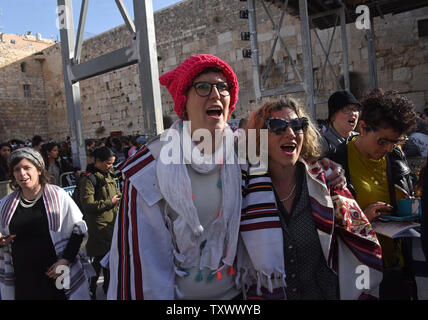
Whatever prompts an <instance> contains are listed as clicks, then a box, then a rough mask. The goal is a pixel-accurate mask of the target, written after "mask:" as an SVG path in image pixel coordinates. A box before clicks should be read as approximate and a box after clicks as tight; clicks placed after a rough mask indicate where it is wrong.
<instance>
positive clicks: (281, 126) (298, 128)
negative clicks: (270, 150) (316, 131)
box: [265, 117, 309, 134]
mask: <svg viewBox="0 0 428 320" xmlns="http://www.w3.org/2000/svg"><path fill="white" fill-rule="evenodd" d="M265 123H266V127H267V129H268V130H269V132H271V133H273V134H283V133H284V132H285V130H287V128H288V127H289V126H290V127H291V129H293V131H294V133H304V132H305V131H306V130H307V129H308V127H309V121H308V119H307V118H305V117H303V118H296V119H293V120H290V121H287V120H285V119H282V118H269V119H267V120H266V122H265Z"/></svg>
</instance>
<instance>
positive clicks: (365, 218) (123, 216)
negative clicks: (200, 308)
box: [0, 54, 428, 300]
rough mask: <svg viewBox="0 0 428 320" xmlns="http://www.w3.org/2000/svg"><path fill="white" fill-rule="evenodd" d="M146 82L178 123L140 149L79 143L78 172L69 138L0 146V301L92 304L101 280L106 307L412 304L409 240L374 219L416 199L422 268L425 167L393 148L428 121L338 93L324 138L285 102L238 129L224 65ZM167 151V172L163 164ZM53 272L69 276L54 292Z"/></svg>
mask: <svg viewBox="0 0 428 320" xmlns="http://www.w3.org/2000/svg"><path fill="white" fill-rule="evenodd" d="M159 80H160V84H161V85H163V86H165V87H166V88H167V89H168V91H169V93H170V95H171V97H172V99H173V101H174V111H175V112H176V114H177V117H178V120H176V121H175V122H173V123H172V124H171V126H170V128H169V129H168V130H166V131H165V133H164V134H163V135H162V136H158V137H155V138H154V139H152V140H150V141H149V142H148V141H147V140H146V139H145V137H144V136H140V137H136V138H135V139H128V140H126V139H121V138H120V137H112V138H108V139H103V140H99V141H96V140H88V141H87V142H86V150H87V156H88V161H87V162H88V167H87V168H85V170H81V168H77V167H74V166H73V164H72V163H71V161H70V159H71V157H70V150H69V143H67V142H66V143H64V144H60V145H58V144H57V143H55V142H44V141H43V139H41V138H40V137H35V138H37V139H33V141H32V142H31V145H30V144H28V145H25V144H23V145H22V146H18V147H17V146H16V145H14V146H13V147H12V146H11V145H10V144H1V145H0V146H1V148H0V160H1V161H0V170H1V171H0V178H1V177H5V179H10V180H11V183H10V184H11V187H12V188H13V190H14V192H13V193H11V194H10V195H8V196H6V197H4V198H3V199H2V200H1V202H0V217H1V224H0V233H1V235H0V236H2V237H1V240H0V288H1V294H2V298H4V299H63V300H64V299H90V298H92V299H96V285H97V280H98V278H99V276H100V273H101V271H102V273H103V275H104V284H103V289H104V292H105V293H106V294H107V298H108V299H112V300H116V299H118V300H127V299H164V300H173V299H183V300H189V299H194V300H200V299H210V300H242V299H289V300H338V299H343V300H357V299H381V300H410V299H418V285H417V277H416V274H415V271H414V268H413V256H412V241H413V240H412V238H404V237H399V238H395V239H392V238H389V237H386V236H384V235H382V234H379V233H377V232H376V228H375V223H376V222H379V221H381V220H382V219H384V218H385V217H388V216H394V215H395V214H396V213H397V208H398V202H399V201H400V200H401V199H408V198H414V197H415V196H418V197H420V199H421V205H422V215H421V216H418V217H417V219H418V220H417V221H420V222H421V227H420V229H419V232H420V234H421V237H422V246H423V250H424V253H425V257H428V245H427V236H428V231H427V228H428V223H427V222H426V219H427V217H428V213H427V212H426V210H427V206H428V204H427V201H428V200H427V197H428V195H427V185H428V179H427V178H426V177H425V176H426V174H427V172H428V169H427V165H426V164H425V167H424V168H423V169H422V170H420V173H419V175H415V174H414V173H412V171H411V170H410V168H409V166H408V163H407V160H406V154H405V152H403V150H406V148H405V147H404V146H405V145H406V143H408V141H409V140H411V139H410V137H411V135H412V134H414V133H415V132H417V133H420V132H419V131H415V130H424V129H415V128H417V124H420V126H421V128H422V127H423V126H422V122H424V123H425V121H426V120H425V119H428V113H427V114H425V115H424V116H423V118H419V117H418V115H417V113H416V112H415V110H414V106H413V103H412V102H411V101H409V100H408V99H407V98H406V97H405V96H402V95H399V94H398V93H396V92H392V91H384V90H382V89H376V90H374V91H372V92H370V93H368V94H367V95H366V96H364V97H363V98H362V99H361V100H358V99H356V98H355V97H354V96H353V95H352V94H351V93H350V92H348V91H338V92H335V93H333V94H332V96H331V97H330V99H329V101H328V111H329V116H328V124H327V126H326V127H325V130H320V128H319V127H317V126H316V124H315V122H313V120H312V119H310V117H309V116H308V114H307V112H305V108H304V107H303V106H302V105H300V104H299V103H298V102H296V101H295V100H294V99H292V98H290V97H285V98H284V99H280V100H272V101H268V102H266V103H264V104H262V105H260V106H258V107H257V108H256V109H255V110H254V111H252V112H251V114H250V115H249V117H248V119H245V120H243V121H241V122H240V123H239V128H235V127H232V126H229V125H228V120H229V119H230V116H231V114H232V112H233V111H234V109H235V106H236V103H237V100H238V93H239V83H238V79H237V77H236V75H235V72H234V71H233V69H232V68H231V67H230V66H229V65H228V64H227V63H226V62H225V61H223V60H221V59H219V58H217V57H215V56H212V55H207V54H199V55H195V56H191V57H189V58H188V59H186V60H185V61H184V62H183V63H182V64H180V65H179V66H178V67H176V68H175V69H174V70H172V71H170V72H167V73H166V74H163V75H162V76H161V77H160V79H159ZM425 111H428V110H425ZM420 120H421V121H422V122H420ZM188 123H190V124H191V126H189V125H187V124H188ZM425 124H426V123H425ZM201 132H207V133H208V135H207V136H203V137H204V138H203V139H200V137H201V135H202V133H201ZM252 133H255V137H256V140H255V141H251V139H250V138H249V137H250V136H251V135H252ZM427 133H428V132H427ZM422 134H426V133H422ZM187 136H190V137H193V139H192V140H190V142H189V145H187V142H186V137H187ZM231 136H232V137H234V139H235V140H234V141H235V142H236V143H234V144H233V143H232V144H228V143H227V141H228V138H229V137H231ZM408 136H409V138H408ZM175 137H177V139H175V140H174V138H175ZM196 137H199V140H198V138H196ZM242 137H244V142H245V143H246V145H247V144H248V150H249V144H250V143H251V144H254V145H252V146H253V147H255V148H256V150H257V152H258V154H259V155H260V154H261V153H262V150H266V151H267V155H268V157H267V160H268V165H267V167H266V168H265V170H264V171H260V170H256V169H257V168H259V167H258V164H257V163H254V162H253V160H252V159H250V157H249V156H248V155H247V157H246V159H244V160H245V161H244V162H245V163H241V162H239V161H238V151H237V150H238V147H237V145H238V141H239V139H241V140H242ZM245 137H246V138H247V139H248V141H246V140H245ZM421 137H422V140H423V141H425V140H424V139H423V138H424V137H423V136H419V135H418V136H416V137H415V139H416V138H418V139H420V138H421ZM169 138H172V139H169ZM126 141H128V142H126ZM419 146H420V144H419V145H418V148H419ZM189 147H190V148H191V150H193V151H192V152H190V155H189V153H188V149H189ZM195 150H196V152H195ZM418 150H419V149H418ZM420 150H422V149H420ZM420 150H419V153H418V156H426V154H424V153H423V152H421V151H420ZM165 151H166V152H165ZM171 152H172V153H174V152H178V155H179V159H180V161H179V162H178V163H175V162H174V163H173V164H172V163H170V162H168V161H165V160H166V158H168V159H170V157H169V154H170V153H171ZM248 152H249V151H248ZM195 154H198V155H200V156H201V157H202V159H203V161H196V160H195V159H194V155H195ZM206 159H211V160H210V161H207V160H206ZM213 159H216V160H219V161H214V162H213V161H212V160H213ZM225 159H227V160H228V161H225ZM229 160H232V161H229ZM256 167H257V168H256ZM113 168H116V171H117V172H119V173H120V176H121V178H122V179H123V182H122V186H121V189H122V190H120V188H118V186H117V183H116V181H115V175H114V174H113V172H112V169H113ZM69 171H74V172H78V171H79V172H80V173H79V178H78V179H76V180H75V181H74V182H75V183H76V189H75V191H74V192H75V193H74V194H73V196H72V197H70V196H69V195H68V194H67V193H66V192H65V191H64V190H63V189H62V188H61V186H64V185H65V184H64V183H63V182H62V181H61V175H62V174H63V173H64V172H69ZM386 223H387V222H386ZM87 257H90V261H91V264H92V268H90V269H91V270H89V271H88V269H87V268H85V265H87V263H86V262H87ZM24 259H25V263H24ZM28 259H29V260H28ZM425 260H426V259H425ZM28 261H30V262H31V263H28ZM64 266H65V267H67V268H69V269H70V279H71V280H70V281H69V283H65V282H64V279H62V280H63V281H62V282H59V283H58V281H57V280H58V278H60V276H61V274H62V273H61V272H59V271H58V270H60V269H61V267H64ZM361 266H364V267H365V269H364V270H365V272H366V274H365V275H364V276H365V278H364V279H365V280H364V281H363V282H364V283H363V284H362V285H358V283H359V281H360V280H359V279H360V276H361V274H360V272H359V271H358V270H359V268H360V267H361ZM423 266H424V268H426V269H427V270H426V271H428V267H427V266H428V264H427V263H426V261H425V262H424V264H423Z"/></svg>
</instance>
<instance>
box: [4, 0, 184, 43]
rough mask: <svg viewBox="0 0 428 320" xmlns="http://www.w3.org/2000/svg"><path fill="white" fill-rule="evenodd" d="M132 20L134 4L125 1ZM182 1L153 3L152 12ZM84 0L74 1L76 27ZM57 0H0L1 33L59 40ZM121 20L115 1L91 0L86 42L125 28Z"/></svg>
mask: <svg viewBox="0 0 428 320" xmlns="http://www.w3.org/2000/svg"><path fill="white" fill-rule="evenodd" d="M123 2H124V3H125V6H126V8H127V10H128V11H129V13H130V14H131V16H132V17H133V16H134V14H133V5H132V0H123ZM176 2H179V0H153V10H154V11H156V10H159V9H162V8H165V7H167V6H170V5H172V4H174V3H176ZM81 3H82V1H81V0H73V18H74V22H75V25H76V26H77V23H78V21H79V14H80V6H81ZM56 6H57V0H0V32H5V33H14V34H24V33H25V32H27V31H31V32H32V34H33V35H35V34H36V33H40V34H41V35H42V37H43V38H46V39H50V38H51V37H53V39H54V40H59V31H58V29H57V27H56V20H57V17H58V14H57V11H56ZM123 23H124V22H123V19H122V16H121V15H120V12H119V9H118V8H117V6H116V2H115V1H114V0H90V1H89V6H88V15H87V18H86V25H85V38H88V37H90V36H93V35H96V34H99V33H102V32H104V31H107V30H109V29H111V28H114V27H116V26H118V25H121V24H123Z"/></svg>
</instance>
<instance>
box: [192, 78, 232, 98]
mask: <svg viewBox="0 0 428 320" xmlns="http://www.w3.org/2000/svg"><path fill="white" fill-rule="evenodd" d="M191 87H195V91H196V94H197V95H198V96H200V97H208V96H209V95H210V94H211V92H212V90H213V87H216V88H217V91H218V93H219V94H220V95H221V96H222V97H227V96H229V95H230V90H232V88H233V84H232V83H228V82H217V83H209V82H195V83H194V84H192V85H191Z"/></svg>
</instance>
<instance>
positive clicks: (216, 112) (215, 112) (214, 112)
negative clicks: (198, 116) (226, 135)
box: [207, 107, 223, 120]
mask: <svg viewBox="0 0 428 320" xmlns="http://www.w3.org/2000/svg"><path fill="white" fill-rule="evenodd" d="M222 114H223V110H222V109H221V108H220V107H218V108H213V109H209V110H207V115H208V117H210V118H213V119H216V120H218V119H220V117H221V115H222Z"/></svg>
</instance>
